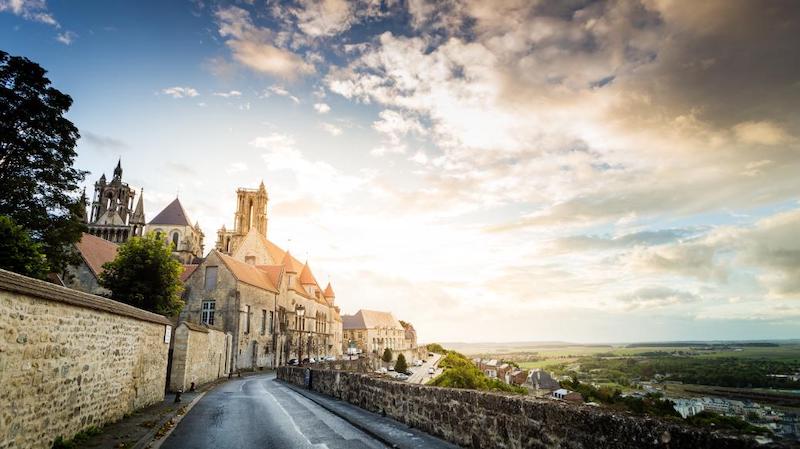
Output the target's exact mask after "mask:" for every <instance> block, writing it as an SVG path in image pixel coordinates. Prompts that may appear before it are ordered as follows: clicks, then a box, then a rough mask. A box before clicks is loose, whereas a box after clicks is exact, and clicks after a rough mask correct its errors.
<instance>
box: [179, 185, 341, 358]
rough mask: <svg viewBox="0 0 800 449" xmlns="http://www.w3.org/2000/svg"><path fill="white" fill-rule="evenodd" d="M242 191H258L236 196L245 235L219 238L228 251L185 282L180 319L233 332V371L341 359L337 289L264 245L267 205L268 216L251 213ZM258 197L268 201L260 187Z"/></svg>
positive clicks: (209, 258) (213, 256) (273, 247)
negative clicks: (322, 283) (294, 361)
mask: <svg viewBox="0 0 800 449" xmlns="http://www.w3.org/2000/svg"><path fill="white" fill-rule="evenodd" d="M243 191H244V192H253V190H246V189H239V190H238V191H237V197H238V198H237V199H238V201H239V202H238V206H237V208H240V207H241V206H242V205H243V204H244V205H246V209H247V213H245V214H242V211H241V210H239V209H237V213H236V217H235V220H234V222H235V223H236V224H237V226H238V225H240V224H243V223H246V224H247V226H243V227H241V226H240V228H239V229H244V228H247V234H246V235H244V236H240V235H238V234H236V235H233V234H231V235H223V234H220V236H221V237H222V238H223V242H224V245H223V246H224V248H223V249H225V250H227V251H222V250H220V249H219V247H218V248H217V249H214V250H213V251H211V253H209V255H208V256H207V257H206V258H205V259H204V260H202V262H200V263H199V265H198V266H197V268H195V269H194V271H193V272H192V273H191V274H190V275H189V276H188V277H187V278H186V281H185V284H184V286H185V290H184V299H185V300H186V306H185V307H184V309H183V311H182V312H181V316H180V319H181V320H185V321H189V322H192V323H203V324H206V325H208V326H213V327H215V328H218V329H220V330H223V331H225V332H230V333H231V335H232V336H233V351H232V353H231V366H233V367H234V369H259V368H264V367H274V366H279V365H282V364H286V363H287V362H288V361H289V360H290V359H293V358H294V359H302V358H307V357H315V358H321V357H329V356H335V357H338V356H341V354H342V318H341V316H340V315H339V308H338V307H337V306H336V305H335V295H334V293H333V288H332V287H331V286H330V284H328V286H327V288H325V289H324V290H323V289H322V288H321V287H320V285H319V283H318V282H317V280H316V278H315V277H314V274H313V273H312V271H311V267H310V265H309V264H308V262H306V263H300V261H298V260H297V259H296V258H294V257H293V256H292V255H291V254H290V252H289V251H285V250H283V249H281V248H280V247H278V246H277V245H275V244H274V243H273V242H271V241H269V240H268V239H267V236H266V234H265V232H266V210H265V208H266V201H263V202H259V203H258V204H259V205H263V207H264V210H254V209H253V208H252V207H250V203H249V201H247V202H245V203H242V202H241V199H242V196H241V192H243ZM261 191H263V198H266V189H263V183H262V185H261V187H260V188H259V189H258V190H255V192H261ZM254 204H255V203H254ZM240 217H243V218H242V219H240ZM259 217H260V218H259ZM251 218H252V219H255V222H256V225H253V224H252V220H251ZM227 238H230V239H229V240H226V239H227ZM231 242H233V243H231ZM218 243H219V242H218Z"/></svg>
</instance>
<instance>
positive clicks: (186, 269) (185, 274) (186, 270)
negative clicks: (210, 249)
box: [181, 264, 199, 282]
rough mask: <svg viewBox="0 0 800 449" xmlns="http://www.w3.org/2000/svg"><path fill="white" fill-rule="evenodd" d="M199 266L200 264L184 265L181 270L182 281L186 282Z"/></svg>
mask: <svg viewBox="0 0 800 449" xmlns="http://www.w3.org/2000/svg"><path fill="white" fill-rule="evenodd" d="M198 266H199V264H188V265H183V271H181V282H186V279H189V276H191V275H192V273H194V270H196V269H197V267H198Z"/></svg>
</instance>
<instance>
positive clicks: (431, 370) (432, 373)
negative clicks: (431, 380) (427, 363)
mask: <svg viewBox="0 0 800 449" xmlns="http://www.w3.org/2000/svg"><path fill="white" fill-rule="evenodd" d="M428 374H430V375H431V376H433V375H434V374H436V368H434V367H430V368H428Z"/></svg>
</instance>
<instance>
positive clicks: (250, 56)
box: [216, 6, 314, 79]
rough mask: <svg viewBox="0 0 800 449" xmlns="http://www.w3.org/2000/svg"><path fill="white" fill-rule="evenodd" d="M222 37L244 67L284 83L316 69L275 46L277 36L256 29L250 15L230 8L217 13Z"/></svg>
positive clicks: (235, 8) (291, 53)
mask: <svg viewBox="0 0 800 449" xmlns="http://www.w3.org/2000/svg"><path fill="white" fill-rule="evenodd" d="M216 18H217V21H218V24H219V34H220V36H222V37H223V38H225V39H226V41H225V44H226V45H227V46H228V48H229V49H230V50H231V51H232V53H233V58H234V59H235V60H236V61H238V62H240V63H241V64H243V65H245V66H247V67H249V68H251V69H253V70H255V71H257V72H261V73H265V74H268V75H274V76H278V77H281V78H285V79H294V78H296V77H298V76H302V75H307V74H309V73H313V72H314V67H313V66H312V65H311V64H309V63H307V62H305V61H304V60H303V59H302V58H301V57H300V56H298V55H296V54H295V53H293V52H291V51H289V50H286V49H284V48H279V47H278V46H276V45H275V42H274V41H275V37H276V36H275V34H274V33H273V32H272V31H271V30H270V29H268V28H261V27H258V26H256V25H255V24H254V23H253V21H252V19H251V18H250V14H249V13H248V12H247V11H245V10H244V9H242V8H239V7H236V6H230V7H227V8H220V9H219V10H217V13H216Z"/></svg>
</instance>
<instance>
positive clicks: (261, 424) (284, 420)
mask: <svg viewBox="0 0 800 449" xmlns="http://www.w3.org/2000/svg"><path fill="white" fill-rule="evenodd" d="M274 379H275V374H264V375H257V376H249V377H245V378H242V379H236V380H232V381H229V382H227V383H225V384H223V385H220V386H219V387H217V388H215V389H213V390H211V391H210V392H209V393H207V394H206V395H205V396H204V397H203V398H202V399H201V400H200V401H199V402H197V404H195V406H194V407H193V408H192V409H191V410H190V411H189V413H188V414H187V415H186V416H185V417H184V418H183V420H181V422H180V423H178V425H177V427H176V428H175V430H174V431H173V432H172V434H171V435H170V436H169V437H167V438H166V440H165V441H164V443H163V444H162V445H161V448H163V449H202V448H209V449H211V448H214V449H226V448H230V449H239V448H250V447H252V448H263V449H269V448H275V449H278V448H315V449H324V448H330V449H339V448H341V449H346V448H354V449H379V448H380V449H385V448H386V446H385V445H383V444H382V443H380V442H379V441H377V440H375V439H373V438H372V437H370V436H368V435H367V434H365V433H364V432H361V431H360V430H358V429H356V428H355V427H353V426H352V425H350V424H349V423H347V422H345V421H344V420H342V419H341V418H339V417H337V416H335V415H333V414H331V413H330V412H328V411H327V410H325V409H323V408H321V407H319V406H318V405H316V404H315V403H313V402H311V401H309V400H308V399H306V398H304V397H302V396H300V395H299V394H297V393H295V392H294V391H292V390H291V389H289V388H288V387H286V386H285V385H283V384H282V383H280V382H275V380H274Z"/></svg>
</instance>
